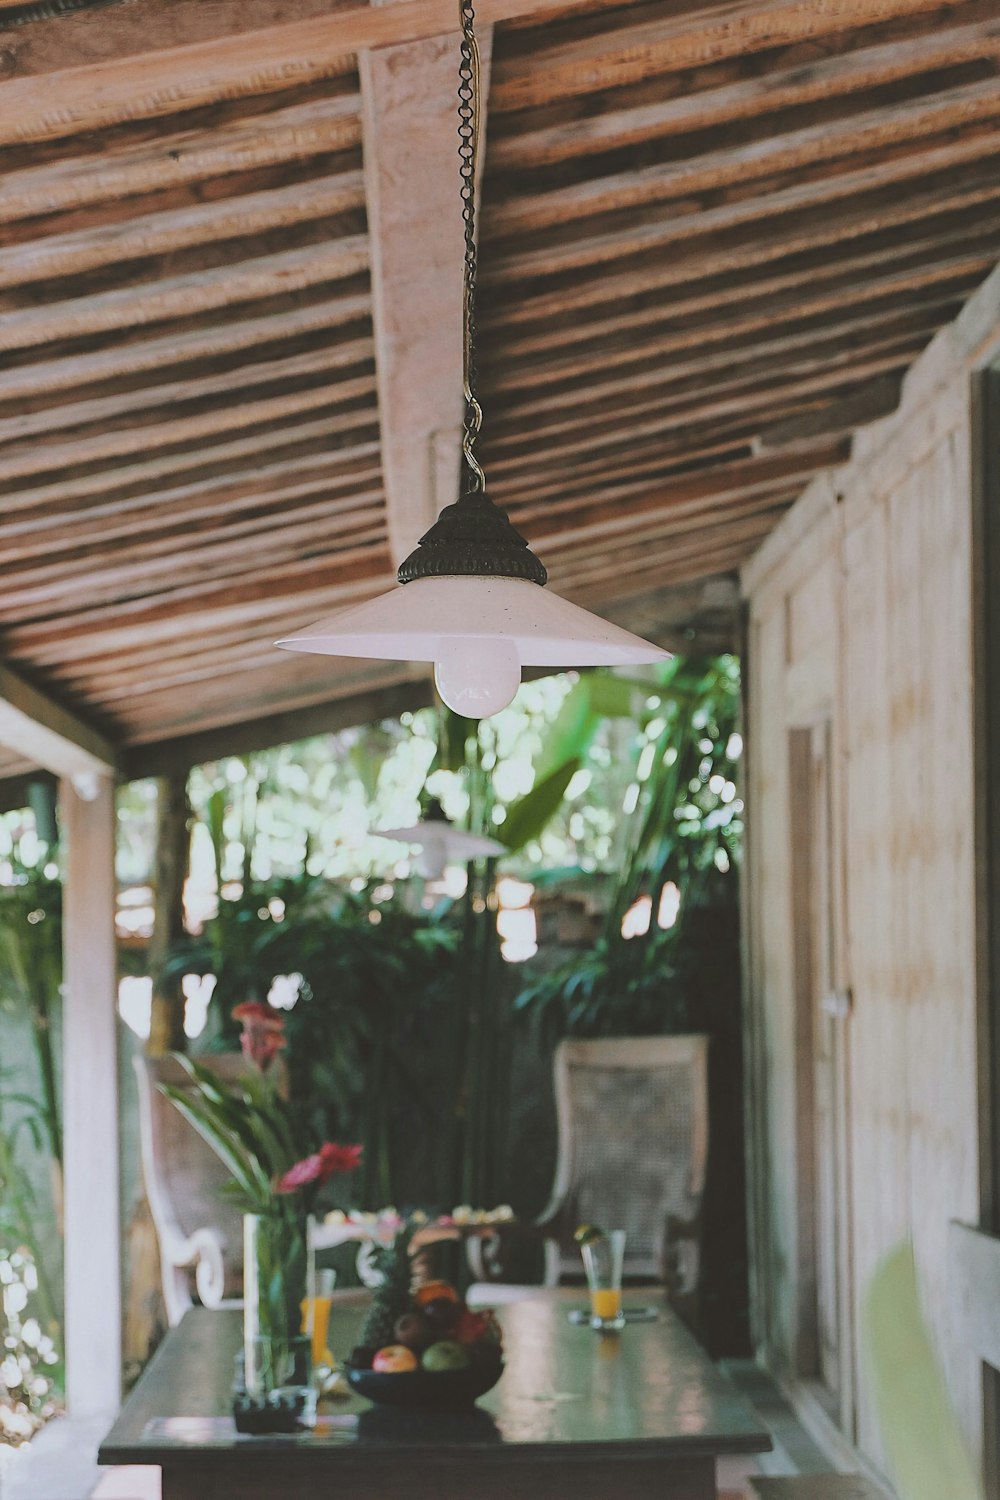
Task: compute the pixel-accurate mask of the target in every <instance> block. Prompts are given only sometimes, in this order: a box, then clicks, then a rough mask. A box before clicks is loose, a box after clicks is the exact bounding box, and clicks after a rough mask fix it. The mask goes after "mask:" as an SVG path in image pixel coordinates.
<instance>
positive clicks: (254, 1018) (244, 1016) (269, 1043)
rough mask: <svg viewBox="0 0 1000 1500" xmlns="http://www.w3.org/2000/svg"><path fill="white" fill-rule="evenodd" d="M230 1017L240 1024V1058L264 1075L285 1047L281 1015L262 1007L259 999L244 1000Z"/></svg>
mask: <svg viewBox="0 0 1000 1500" xmlns="http://www.w3.org/2000/svg"><path fill="white" fill-rule="evenodd" d="M233 1018H234V1020H237V1021H240V1022H241V1023H242V1025H243V1035H242V1036H241V1037H240V1046H241V1047H242V1048H243V1056H244V1057H245V1058H246V1060H247V1062H250V1063H253V1064H254V1066H255V1067H257V1068H259V1069H260V1071H261V1072H262V1073H266V1072H267V1070H268V1068H269V1067H270V1066H271V1064H272V1063H273V1062H274V1059H275V1058H276V1057H277V1055H278V1053H279V1052H280V1051H281V1050H282V1048H283V1047H287V1045H288V1042H287V1040H286V1038H285V1018H284V1016H280V1015H279V1014H278V1012H277V1011H276V1010H274V1009H272V1007H271V1006H270V1005H262V1004H261V1002H260V1001H259V1000H245V1001H244V1002H243V1004H242V1005H237V1006H236V1007H235V1009H234V1010H233Z"/></svg>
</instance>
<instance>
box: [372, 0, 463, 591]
mask: <svg viewBox="0 0 1000 1500" xmlns="http://www.w3.org/2000/svg"><path fill="white" fill-rule="evenodd" d="M395 3H396V5H397V6H398V5H399V4H400V3H405V0H395ZM388 8H390V9H391V8H393V7H392V6H390V7H388ZM478 40H479V53H480V71H481V88H482V97H483V100H484V101H485V100H486V99H487V98H488V96H489V79H490V51H491V44H492V33H491V31H490V29H489V27H483V28H480V31H479V38H478ZM457 68H458V49H457V47H456V44H455V41H454V39H453V38H451V37H448V38H446V39H444V40H442V39H441V38H433V39H431V40H428V41H423V42H417V43H410V44H406V45H403V46H398V47H389V48H385V49H384V50H382V51H379V52H372V53H369V54H366V55H364V56H362V58H361V59H360V60H359V73H360V78H361V98H362V104H363V110H364V122H365V176H366V180H367V184H368V194H367V196H368V214H369V237H370V240H371V276H372V322H373V326H374V332H375V349H376V353H375V367H376V371H377V375H378V393H379V424H380V428H381V434H382V471H383V478H384V482H385V497H386V509H387V513H388V524H389V543H390V547H391V550H392V555H393V558H394V560H395V561H396V562H397V563H400V562H402V561H403V559H404V558H405V557H406V556H407V555H408V554H409V553H410V552H411V551H412V550H413V548H414V547H415V546H416V544H417V542H418V541H419V539H420V537H421V536H422V535H423V533H424V532H425V531H426V530H427V528H428V527H429V526H430V525H431V523H432V521H433V520H434V518H435V516H436V515H437V513H438V511H439V510H440V509H441V507H442V506H443V505H448V504H451V503H452V501H454V500H455V499H456V498H457V496H458V486H459V460H460V455H461V431H462V415H463V397H462V318H463V299H462V280H463V269H464V260H465V247H464V240H463V222H462V201H461V197H460V192H459V188H460V178H459V158H458V150H457V142H456V130H455V86H456V77H457Z"/></svg>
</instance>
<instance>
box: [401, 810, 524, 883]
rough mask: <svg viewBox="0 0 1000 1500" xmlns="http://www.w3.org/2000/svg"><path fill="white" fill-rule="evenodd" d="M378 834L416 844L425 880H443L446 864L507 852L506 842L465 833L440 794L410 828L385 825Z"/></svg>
mask: <svg viewBox="0 0 1000 1500" xmlns="http://www.w3.org/2000/svg"><path fill="white" fill-rule="evenodd" d="M376 838H380V839H395V840H396V841H397V842H398V843H400V844H416V845H417V846H418V847H419V849H420V855H419V857H418V859H417V860H416V861H415V864H416V871H417V874H418V875H422V876H423V878H424V879H425V880H440V878H441V876H442V875H443V874H444V871H445V866H446V865H450V864H464V863H465V862H466V861H467V860H470V859H485V858H487V856H489V855H498V854H506V853H507V847H506V845H505V844H498V843H497V841H496V839H488V838H484V837H482V835H480V834H477V833H465V832H464V831H463V830H462V829H461V828H456V827H455V825H454V823H452V822H451V821H450V820H449V819H448V817H447V816H446V815H445V810H444V808H443V807H442V806H441V804H440V802H439V801H438V800H437V798H436V797H432V798H431V800H430V801H429V802H428V804H427V811H426V812H425V813H424V816H423V817H422V818H421V819H420V822H419V823H414V824H413V825H412V826H411V827H409V828H381V829H379V831H378V833H377V834H376Z"/></svg>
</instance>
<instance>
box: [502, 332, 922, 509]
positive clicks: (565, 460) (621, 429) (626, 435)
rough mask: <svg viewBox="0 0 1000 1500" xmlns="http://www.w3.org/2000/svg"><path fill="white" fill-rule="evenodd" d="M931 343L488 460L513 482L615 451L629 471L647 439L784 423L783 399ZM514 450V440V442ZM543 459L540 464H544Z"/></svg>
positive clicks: (561, 436)
mask: <svg viewBox="0 0 1000 1500" xmlns="http://www.w3.org/2000/svg"><path fill="white" fill-rule="evenodd" d="M923 343H926V339H923V340H912V341H909V342H908V343H907V344H906V345H904V346H903V347H902V348H901V349H892V350H891V351H890V352H888V353H886V354H883V355H876V356H872V357H871V358H868V359H864V360H859V361H858V362H857V363H856V364H855V365H854V366H853V368H852V370H851V371H850V372H845V371H843V370H838V369H835V368H831V369H830V370H828V371H825V372H823V373H821V374H818V375H814V376H811V377H809V378H808V379H803V378H795V377H794V376H793V377H791V378H790V379H789V380H788V382H787V383H780V384H772V385H764V386H758V385H757V383H756V382H755V381H748V382H746V383H744V384H741V383H739V382H734V383H733V385H732V387H731V388H730V387H721V388H720V389H719V392H718V394H715V392H714V390H713V394H712V396H711V397H704V398H701V399H698V398H695V399H694V400H692V399H691V398H685V399H683V400H681V401H678V402H677V403H660V402H646V403H638V402H637V403H636V405H635V406H634V407H633V408H632V411H631V412H630V413H629V414H628V421H627V425H626V422H625V420H624V418H623V419H620V420H619V419H616V418H614V417H612V418H611V420H610V421H609V422H608V423H601V424H597V423H596V422H595V421H594V419H593V418H590V419H589V420H587V419H586V418H583V419H581V420H580V421H578V422H577V421H573V422H571V423H567V424H565V425H564V426H563V427H562V428H561V429H559V430H557V431H554V432H548V431H546V430H545V429H541V430H537V431H535V432H533V433H531V434H529V435H528V436H526V437H525V438H524V439H523V440H521V441H519V442H518V447H519V448H521V449H522V450H523V451H520V452H519V451H517V449H516V448H515V449H514V451H513V452H510V453H509V454H508V453H507V452H506V451H503V452H500V453H497V451H496V450H497V448H498V447H499V446H500V445H499V444H493V445H491V449H490V450H489V452H488V453H487V456H486V466H487V470H488V473H489V475H491V476H492V475H496V476H498V477H503V478H506V479H508V480H509V479H510V477H511V475H512V474H514V473H521V472H524V471H528V472H537V471H538V470H539V468H540V467H541V464H544V465H545V466H546V467H547V466H548V465H549V464H550V463H552V464H553V465H555V464H557V463H560V464H563V465H565V464H569V463H574V462H575V461H576V457H577V456H578V455H581V454H588V453H594V452H596V451H598V450H601V449H611V450H613V451H614V452H616V453H618V454H619V455H620V459H621V465H622V467H623V468H627V464H628V454H629V451H630V449H631V448H632V447H633V445H634V444H635V443H637V442H641V441H642V439H643V438H644V437H649V438H653V439H659V438H661V437H663V436H665V435H666V434H667V433H668V432H670V431H671V430H674V429H677V428H681V429H683V428H684V427H685V426H686V425H687V423H688V421H689V420H690V419H691V418H692V417H695V416H696V417H697V418H698V420H700V421H715V420H716V419H717V418H719V417H725V416H729V415H734V416H741V415H745V414H747V413H749V412H757V413H761V412H764V413H772V414H773V415H772V416H770V417H768V419H767V425H768V426H770V425H772V422H773V421H776V420H779V414H780V412H781V407H782V401H783V399H784V398H785V397H786V396H787V397H788V398H789V399H794V398H801V397H802V396H805V395H812V394H816V393H826V392H827V391H830V390H835V391H838V392H840V391H842V389H843V386H844V383H845V378H848V376H849V377H850V378H854V379H861V378H863V379H868V378H870V377H871V376H872V375H881V374H886V373H888V372H890V371H894V370H905V369H906V367H907V365H909V364H910V363H911V361H912V359H913V357H914V354H915V353H916V352H917V350H918V349H919V348H920V347H922V344H923ZM510 446H511V448H514V443H513V441H512V442H511V444H510ZM540 460H541V464H540Z"/></svg>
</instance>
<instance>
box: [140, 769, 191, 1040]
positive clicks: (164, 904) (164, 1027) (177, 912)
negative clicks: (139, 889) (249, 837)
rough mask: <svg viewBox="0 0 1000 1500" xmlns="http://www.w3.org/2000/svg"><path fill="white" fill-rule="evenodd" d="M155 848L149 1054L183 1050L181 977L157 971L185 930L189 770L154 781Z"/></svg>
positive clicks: (189, 814)
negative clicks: (162, 975) (168, 976)
mask: <svg viewBox="0 0 1000 1500" xmlns="http://www.w3.org/2000/svg"><path fill="white" fill-rule="evenodd" d="M156 799H157V811H156V852H155V856H154V860H155V872H154V877H153V936H152V938H151V939H150V944H149V966H150V972H151V974H152V975H153V1003H152V1014H151V1017H150V1026H149V1041H148V1042H147V1044H146V1051H147V1052H148V1054H149V1055H150V1057H161V1056H162V1055H163V1053H165V1052H183V1051H184V1048H185V1045H186V1044H185V1040H184V996H183V995H182V993H181V983H180V979H179V978H177V979H171V980H168V981H166V982H163V981H161V980H159V979H158V978H157V974H158V971H159V969H160V967H161V965H162V964H163V962H164V960H165V959H166V957H167V954H168V953H169V952H170V949H171V947H172V946H173V944H174V943H176V942H177V940H178V939H179V938H180V937H181V936H182V934H183V932H184V881H185V880H186V878H187V872H188V853H189V850H190V846H191V827H190V824H191V809H190V806H189V805H188V798H187V772H186V771H175V772H173V773H172V774H171V775H169V776H161V777H160V778H159V780H158V781H157V784H156Z"/></svg>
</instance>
